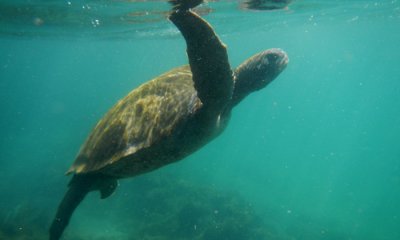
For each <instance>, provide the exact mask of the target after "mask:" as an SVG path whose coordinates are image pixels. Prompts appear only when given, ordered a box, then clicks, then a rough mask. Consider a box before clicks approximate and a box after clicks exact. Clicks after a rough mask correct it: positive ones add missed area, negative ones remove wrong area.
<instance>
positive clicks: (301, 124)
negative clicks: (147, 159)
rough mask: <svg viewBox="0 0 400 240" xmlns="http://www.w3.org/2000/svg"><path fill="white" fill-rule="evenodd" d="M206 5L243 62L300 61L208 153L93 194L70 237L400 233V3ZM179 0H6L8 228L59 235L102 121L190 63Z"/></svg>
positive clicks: (3, 222) (2, 174)
mask: <svg viewBox="0 0 400 240" xmlns="http://www.w3.org/2000/svg"><path fill="white" fill-rule="evenodd" d="M239 5H240V4H239V3H238V2H211V3H208V4H205V5H203V6H202V7H201V8H200V9H199V11H200V12H201V13H202V14H205V15H204V17H205V19H207V20H208V21H209V22H210V23H211V24H212V25H213V26H214V27H215V30H216V31H217V32H218V33H219V35H220V37H221V39H222V40H223V41H224V42H225V43H226V44H227V45H228V50H229V56H230V59H231V64H232V66H237V65H238V64H240V63H241V62H242V61H243V60H244V59H246V58H247V57H249V56H250V55H252V54H254V53H256V52H258V51H261V50H264V49H267V48H271V47H280V48H282V49H284V50H285V51H286V52H287V53H288V54H289V57H290V63H289V66H288V67H287V69H286V70H285V72H284V73H282V74H281V75H280V76H279V78H278V79H277V80H276V81H274V82H273V83H272V84H271V85H269V86H268V87H267V88H266V89H264V90H262V91H260V92H257V93H254V94H253V95H251V96H249V97H248V98H247V99H246V100H245V101H244V102H242V103H241V104H240V105H239V106H238V107H237V108H236V109H235V110H234V112H233V116H232V121H231V123H230V125H229V126H228V128H227V130H226V131H225V132H224V134H223V135H222V136H221V137H219V138H218V139H216V140H214V141H213V142H212V143H210V144H208V145H207V146H205V147H204V148H202V149H201V150H200V151H199V152H196V153H195V154H193V155H192V156H190V157H188V158H187V159H185V160H184V161H181V162H179V163H177V164H173V165H170V166H167V167H165V168H163V169H160V170H158V171H155V172H152V173H150V174H147V175H143V176H140V177H137V178H133V179H126V180H123V181H121V186H120V188H119V189H118V190H117V192H116V193H115V194H114V195H113V196H112V197H110V198H108V199H106V200H100V199H99V198H98V194H97V193H91V194H89V196H88V197H87V198H86V199H85V201H84V202H83V203H82V204H81V206H80V207H79V208H78V210H77V211H76V212H75V214H74V216H73V218H72V220H71V223H70V226H69V227H68V228H67V230H66V232H65V234H64V238H63V239H93V240H99V239H205V240H211V239H274V240H275V239H276V240H287V239H296V240H297V239H298V240H303V239H304V240H314V239H315V240H317V239H329V240H333V239H335V240H336V239H353V240H361V239H362V240H373V239H380V240H395V239H399V238H400V231H399V230H398V229H399V228H398V227H399V226H400V210H399V207H398V204H399V202H400V147H399V142H400V141H399V140H400V68H399V66H398V65H399V63H400V51H399V43H400V30H399V29H400V1H397V0H392V1H307V0H304V1H301V0H298V1H294V2H293V3H292V4H290V5H289V6H288V8H286V9H283V10H277V11H249V10H243V9H241V8H240V6H239ZM168 8H169V7H168V5H167V3H165V2H158V1H155V2H147V3H146V2H138V3H135V2H124V1H73V0H71V1H65V2H62V3H57V4H49V3H46V2H45V1H37V3H29V4H27V3H25V2H23V1H3V2H2V3H0V26H1V30H0V34H1V35H0V108H1V116H0V131H1V134H0V150H1V151H0V153H1V155H0V206H1V208H0V239H46V238H47V237H46V234H47V229H48V227H49V224H50V222H51V220H52V218H53V216H54V214H55V210H56V208H57V206H58V203H59V201H60V199H61V198H62V196H63V194H64V192H65V190H66V185H67V183H68V180H69V177H65V176H64V172H65V171H66V170H67V169H68V167H69V166H70V164H71V163H72V161H73V160H74V157H75V155H76V154H77V152H78V150H79V147H80V145H81V143H82V142H83V141H84V140H85V138H86V136H87V134H88V133H89V132H90V130H91V129H92V127H93V126H94V124H96V122H97V121H98V120H99V119H100V118H101V117H102V116H103V114H104V113H105V112H106V111H107V110H108V109H109V108H110V107H111V106H112V105H113V104H114V103H115V102H116V101H117V100H118V99H120V98H121V97H123V96H124V95H125V94H127V93H128V92H129V91H130V90H131V89H133V88H134V87H136V86H138V85H140V84H141V83H143V82H145V81H147V80H149V79H151V78H153V77H155V76H157V75H159V74H161V73H163V72H164V71H167V70H169V69H171V68H173V67H175V66H179V65H182V64H186V63H187V59H186V54H185V43H184V41H183V38H182V37H181V36H180V35H179V32H178V31H177V30H176V29H175V28H174V26H173V25H172V23H170V22H168V21H167V20H166V14H167V11H168Z"/></svg>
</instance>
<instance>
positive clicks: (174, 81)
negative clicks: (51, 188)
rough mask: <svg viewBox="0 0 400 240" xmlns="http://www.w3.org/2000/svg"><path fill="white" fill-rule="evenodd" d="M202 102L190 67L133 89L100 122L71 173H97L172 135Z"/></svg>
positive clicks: (171, 72)
mask: <svg viewBox="0 0 400 240" xmlns="http://www.w3.org/2000/svg"><path fill="white" fill-rule="evenodd" d="M201 106H202V103H201V101H200V99H199V98H198V97H197V92H196V90H195V89H194V87H193V81H192V74H191V71H190V68H189V66H183V67H179V68H175V69H173V70H171V71H169V72H167V73H165V74H163V75H161V76H159V77H157V78H155V79H153V80H151V81H149V82H147V83H145V84H143V85H141V86H140V87H138V88H137V89H134V90H133V91H132V92H130V93H129V94H128V95H127V96H126V97H125V98H123V99H122V100H120V101H119V102H118V103H117V104H116V105H115V106H114V107H113V108H111V110H109V112H108V113H107V114H106V115H105V116H104V117H103V118H102V119H101V120H100V121H99V123H98V124H97V125H96V127H95V128H94V130H93V131H92V133H91V135H90V136H89V138H88V139H87V140H86V142H85V144H84V145H83V146H82V148H81V150H80V152H79V154H78V157H77V159H76V160H75V162H74V164H73V165H72V166H71V168H70V169H69V171H68V173H72V172H75V173H89V172H94V171H98V170H99V169H101V168H104V167H105V166H107V165H110V164H113V163H115V162H118V161H119V160H120V159H121V158H123V157H126V156H128V155H132V154H135V153H136V152H137V151H138V150H140V149H143V148H148V147H151V146H152V144H154V143H155V142H157V141H158V140H160V139H162V138H165V137H168V136H170V135H171V134H173V132H174V130H176V127H177V126H179V124H180V123H181V122H182V121H185V119H187V118H188V117H189V116H190V115H192V114H194V113H195V112H196V111H197V110H198V109H199V108H201Z"/></svg>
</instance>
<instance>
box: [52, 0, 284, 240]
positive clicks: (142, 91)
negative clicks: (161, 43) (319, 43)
mask: <svg viewBox="0 0 400 240" xmlns="http://www.w3.org/2000/svg"><path fill="white" fill-rule="evenodd" d="M170 2H171V4H172V10H171V11H170V13H169V15H168V18H169V20H170V21H171V22H172V23H173V24H174V25H175V26H176V27H177V28H178V30H179V31H180V33H181V34H182V35H183V37H184V39H185V41H186V46H187V49H186V52H187V56H188V60H189V65H184V66H180V67H177V68H174V69H172V70H170V71H168V72H166V73H164V74H162V75H160V76H158V77H156V78H154V79H152V80H150V81H148V82H146V83H144V84H142V85H141V86H139V87H138V88H136V89H134V90H132V91H131V92H130V93H129V94H128V95H127V96H125V97H124V98H122V99H121V100H120V101H118V102H117V103H116V104H115V105H114V106H113V107H112V108H111V109H110V110H109V111H108V112H107V113H106V114H105V116H104V117H103V118H102V119H101V120H100V121H99V122H98V123H97V125H96V126H95V127H94V129H93V130H92V132H91V133H90V134H89V136H88V138H87V139H86V141H85V142H84V144H83V145H82V147H81V149H80V150H79V153H78V155H77V157H76V159H75V161H74V163H73V164H72V166H71V167H70V168H69V170H68V171H67V175H68V174H70V175H73V176H72V179H71V180H70V182H69V184H68V189H67V191H66V193H65V195H64V198H63V199H62V201H61V203H60V204H59V207H58V209H57V212H56V215H55V217H54V220H53V221H52V224H51V226H50V230H49V235H50V240H58V239H60V237H61V235H62V233H63V231H64V230H65V228H66V226H67V225H68V223H69V220H70V218H71V216H72V214H73V212H74V210H75V209H76V207H77V206H78V205H79V204H80V203H81V201H82V200H83V199H84V198H85V196H86V195H87V194H88V193H89V192H91V191H99V192H100V197H101V199H104V198H107V197H109V196H110V195H111V194H112V193H113V192H114V191H115V189H116V188H117V186H118V180H119V179H123V178H128V177H134V176H137V175H140V174H144V173H146V172H150V171H153V170H156V169H158V168H160V167H162V166H165V165H167V164H170V163H173V162H177V161H178V160H181V159H184V158H185V157H186V156H188V155H190V154H191V153H193V152H195V151H196V150H198V149H200V148H201V147H202V146H204V145H205V144H207V143H208V142H210V141H211V140H213V139H214V138H216V137H217V136H219V135H220V134H221V133H222V132H223V130H224V129H225V127H226V126H227V124H228V122H229V119H230V116H231V112H232V109H233V108H234V107H235V106H236V105H237V104H239V103H240V102H241V101H242V100H243V99H244V98H245V97H246V96H247V95H249V94H250V93H252V92H254V91H257V90H260V89H262V88H264V87H265V86H267V85H268V84H269V83H270V82H271V81H272V80H274V79H275V78H276V77H277V76H278V75H279V74H280V73H281V72H282V71H283V70H284V69H285V67H286V66H287V64H288V61H289V58H288V55H287V54H286V53H285V52H284V51H283V50H281V49H279V48H273V49H268V50H264V51H262V52H260V53H258V54H256V55H254V56H252V57H250V58H249V59H247V60H246V61H244V62H243V63H242V64H240V65H239V66H238V67H237V68H235V69H232V68H231V67H230V63H229V60H228V54H227V48H226V46H225V44H224V43H223V42H222V41H221V40H220V38H219V37H218V35H217V34H216V33H215V31H214V29H213V28H212V26H211V25H210V24H209V23H208V22H207V21H206V20H204V19H203V18H202V17H200V16H199V15H197V14H196V13H195V12H193V11H192V10H191V8H193V7H195V6H197V5H199V4H200V3H201V2H202V0H172V1H170Z"/></svg>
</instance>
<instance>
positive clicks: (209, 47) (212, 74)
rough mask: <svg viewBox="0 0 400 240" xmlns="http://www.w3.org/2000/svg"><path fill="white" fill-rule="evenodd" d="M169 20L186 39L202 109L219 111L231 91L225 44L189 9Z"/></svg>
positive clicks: (224, 104) (174, 14)
mask: <svg viewBox="0 0 400 240" xmlns="http://www.w3.org/2000/svg"><path fill="white" fill-rule="evenodd" d="M193 1H196V0H193ZM169 19H170V20H171V21H172V22H173V23H174V24H175V25H176V27H177V28H178V29H179V30H180V32H181V33H182V35H183V37H184V38H185V40H186V45H187V54H188V58H189V63H190V68H191V71H192V74H193V81H194V87H195V89H196V91H197V95H198V97H199V98H200V100H201V101H202V103H203V105H204V108H205V109H208V110H212V112H214V111H216V112H220V111H221V110H222V109H223V108H224V107H225V106H226V104H227V103H228V102H229V101H230V99H231V97H232V91H233V76H232V70H231V67H230V64H229V61H228V54H227V51H226V47H225V45H224V44H223V43H222V42H221V40H220V39H219V38H218V36H217V34H216V33H215V32H214V30H213V28H212V27H211V26H210V25H209V24H208V23H207V22H206V21H205V20H203V19H202V18H201V17H199V16H198V15H197V14H196V13H194V12H192V11H190V10H187V11H181V10H179V11H175V12H173V13H171V15H170V16H169Z"/></svg>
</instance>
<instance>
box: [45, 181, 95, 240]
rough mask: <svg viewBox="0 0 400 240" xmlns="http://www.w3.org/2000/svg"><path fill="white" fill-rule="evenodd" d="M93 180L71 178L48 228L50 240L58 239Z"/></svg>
mask: <svg viewBox="0 0 400 240" xmlns="http://www.w3.org/2000/svg"><path fill="white" fill-rule="evenodd" d="M93 180H94V179H93V177H92V176H87V175H74V176H73V178H72V180H71V182H70V183H69V185H68V187H69V188H68V191H67V192H66V194H65V196H64V198H63V200H62V201H61V203H60V205H59V206H58V210H57V213H56V216H55V218H54V220H53V223H52V224H51V226H50V240H58V239H60V237H61V235H62V233H63V232H64V229H65V228H66V227H67V225H68V223H69V220H70V218H71V216H72V213H73V212H74V210H75V209H76V207H77V206H78V205H79V204H80V203H81V202H82V200H83V199H84V198H85V196H86V194H87V193H88V192H89V191H90V190H91V187H92V185H93Z"/></svg>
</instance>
